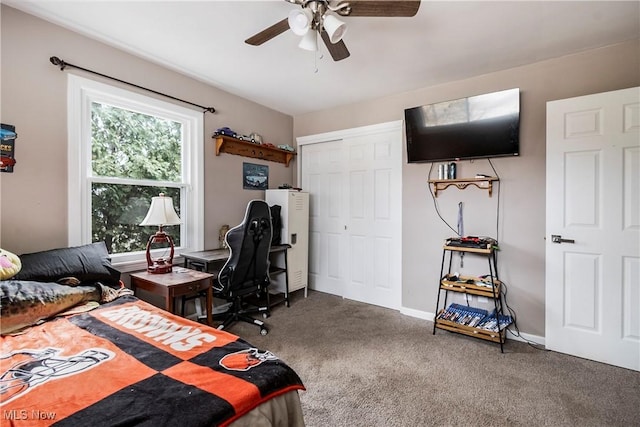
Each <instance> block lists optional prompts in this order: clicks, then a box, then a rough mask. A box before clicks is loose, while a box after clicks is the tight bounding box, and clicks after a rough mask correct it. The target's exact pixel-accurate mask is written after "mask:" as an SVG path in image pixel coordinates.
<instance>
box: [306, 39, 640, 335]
mask: <svg viewBox="0 0 640 427" xmlns="http://www.w3.org/2000/svg"><path fill="white" fill-rule="evenodd" d="M639 84H640V42H639V40H634V41H632V42H628V43H623V44H619V45H615V46H610V47H607V48H602V49H596V50H591V51H587V52H583V53H580V54H577V55H572V56H567V57H562V58H557V59H553V60H549V61H544V62H539V63H536V64H532V65H527V66H523V67H519V68H514V69H509V70H505V71H501V72H497V73H492V74H488V75H483V76H478V77H474V78H471V79H467V80H462V81H456V82H451V83H448V84H443V85H439V86H434V87H427V88H424V89H420V90H416V91H412V92H406V93H401V94H397V95H393V96H389V97H386V98H382V99H377V100H374V101H370V102H364V103H359V104H353V105H346V106H342V107H339V108H333V109H331V110H327V111H320V112H314V113H312V114H307V115H301V116H296V117H295V118H294V136H296V137H299V136H306V135H312V134H317V133H323V132H329V131H334V130H340V129H347V128H352V127H357V126H364V125H371V124H375V123H382V122H388V121H394V120H401V119H403V118H404V109H405V108H409V107H414V106H418V105H424V104H429V103H433V102H439V101H444V100H449V99H457V98H460V97H465V96H470V95H476V94H481V93H487V92H492V91H497V90H502V89H509V88H514V87H519V88H520V90H521V96H522V97H521V130H520V135H521V155H520V157H517V158H497V159H494V160H493V165H494V166H495V168H496V170H497V172H498V174H499V176H500V178H501V181H500V187H501V189H500V209H499V225H498V232H499V239H500V247H501V251H500V252H499V255H498V264H499V273H500V278H501V279H502V280H504V281H505V282H506V283H507V285H508V295H507V302H508V304H509V305H510V306H511V307H512V308H513V309H514V310H515V313H516V315H517V320H518V326H519V328H520V330H521V331H522V332H526V333H528V334H532V335H537V336H544V303H545V294H544V293H545V277H544V275H545V259H544V258H545V185H546V180H545V143H546V141H545V114H546V102H547V101H550V100H555V99H563V98H569V97H573V96H579V95H585V94H589V93H597V92H604V91H609V90H615V89H622V88H627V87H632V86H637V85H639ZM403 150H404V147H403ZM403 155H404V158H405V162H404V166H403V174H402V176H403V183H402V185H403V190H402V205H403V206H402V208H403V216H402V224H403V232H402V239H403V241H402V260H403V266H402V281H403V286H402V289H403V290H402V304H403V307H405V308H408V309H411V310H417V311H419V312H426V313H429V312H431V313H432V312H434V311H435V305H436V296H437V295H436V292H437V283H438V277H439V274H440V262H441V259H442V250H441V248H442V243H443V241H444V239H445V238H447V237H449V236H451V235H453V232H452V231H451V230H449V229H448V228H447V227H446V226H445V225H444V224H443V223H442V222H441V221H440V219H438V217H437V215H436V212H435V208H434V202H433V200H432V198H431V196H430V194H429V191H428V187H427V179H429V169H430V164H406V154H403ZM475 173H485V174H492V175H493V171H492V169H491V166H490V165H489V163H488V162H487V161H486V160H476V161H474V162H470V161H464V162H459V164H458V176H459V177H473V176H474V175H475ZM431 177H432V178H437V166H436V167H434V173H432V174H431ZM459 202H463V206H464V224H465V233H466V234H468V235H481V236H492V237H495V236H496V220H497V218H496V215H497V202H498V197H497V194H495V193H494V195H493V197H491V198H490V197H489V196H488V194H487V192H486V191H483V190H479V189H476V188H475V187H469V188H467V189H466V190H464V191H461V190H458V189H456V188H450V189H447V190H446V191H444V192H443V193H441V195H440V196H439V197H438V198H437V203H438V205H439V208H440V211H441V213H442V215H443V217H444V218H445V219H446V220H447V221H448V222H449V223H450V224H451V225H452V226H453V227H454V229H455V227H456V223H457V207H458V203H459ZM454 269H455V270H457V271H459V272H461V273H463V274H477V273H478V271H480V272H481V273H482V274H484V273H488V267H486V263H485V262H483V263H480V262H479V260H477V259H476V260H475V261H473V257H471V256H467V257H465V259H464V269H461V268H460V266H459V264H458V262H457V261H456V262H454Z"/></svg>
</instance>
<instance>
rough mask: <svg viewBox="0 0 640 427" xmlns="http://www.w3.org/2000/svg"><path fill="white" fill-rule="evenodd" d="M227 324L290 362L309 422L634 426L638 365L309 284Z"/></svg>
mask: <svg viewBox="0 0 640 427" xmlns="http://www.w3.org/2000/svg"><path fill="white" fill-rule="evenodd" d="M267 323H268V325H269V327H270V332H269V334H268V335H267V336H261V335H260V334H259V332H258V328H257V327H256V326H251V325H248V324H241V323H239V324H235V325H233V326H232V327H231V328H230V329H229V331H230V332H233V333H235V334H238V335H240V336H241V337H243V338H244V339H245V340H247V341H249V342H250V343H252V344H254V345H255V346H257V347H259V348H263V349H268V350H271V351H272V352H273V353H275V354H276V355H277V356H278V357H280V358H281V359H283V360H284V361H285V362H286V363H287V364H288V365H289V366H291V367H292V368H293V369H295V370H296V371H297V372H298V374H299V375H300V377H301V378H302V380H303V382H304V383H305V386H306V388H307V390H306V391H304V392H301V393H300V397H301V402H302V406H303V410H304V414H305V421H306V423H307V426H309V427H316V426H317V427H321V426H322V427H325V426H332V427H333V426H432V425H433V426H442V425H447V426H449V425H465V426H507V425H508V426H512V425H526V426H639V425H640V373H638V372H635V371H630V370H626V369H622V368H616V367H613V366H609V365H605V364H602V363H597V362H592V361H588V360H584V359H580V358H576V357H572V356H567V355H563V354H560V353H555V352H550V351H541V350H538V349H535V348H533V347H532V346H530V345H528V344H526V343H524V342H518V341H514V340H507V343H506V344H505V347H504V351H505V352H504V354H501V353H500V346H499V345H498V344H494V343H490V342H485V341H482V340H478V339H474V338H470V337H465V336H463V335H459V334H454V333H450V332H446V331H442V330H438V331H437V332H436V334H435V335H433V334H432V328H433V324H432V323H431V322H428V321H425V320H421V319H416V318H412V317H408V316H404V315H402V314H400V313H399V312H397V311H393V310H388V309H384V308H380V307H376V306H372V305H367V304H362V303H358V302H354V301H349V300H344V299H342V298H339V297H336V296H333V295H328V294H325V293H321V292H314V291H309V297H308V298H306V299H305V298H304V295H303V293H302V291H298V292H296V293H294V294H293V295H292V304H291V307H289V308H287V307H285V306H284V305H279V306H277V307H276V308H274V309H273V311H272V316H271V317H270V318H269V319H267Z"/></svg>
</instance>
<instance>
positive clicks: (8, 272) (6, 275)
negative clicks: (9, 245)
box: [0, 248, 22, 280]
mask: <svg viewBox="0 0 640 427" xmlns="http://www.w3.org/2000/svg"><path fill="white" fill-rule="evenodd" d="M21 268H22V263H21V262H20V258H18V257H17V256H16V255H14V254H12V253H11V252H9V251H5V250H4V249H2V248H0V280H7V279H10V278H12V277H13V276H15V275H16V274H18V272H19V271H20V269H21Z"/></svg>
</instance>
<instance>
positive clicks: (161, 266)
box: [147, 259, 173, 274]
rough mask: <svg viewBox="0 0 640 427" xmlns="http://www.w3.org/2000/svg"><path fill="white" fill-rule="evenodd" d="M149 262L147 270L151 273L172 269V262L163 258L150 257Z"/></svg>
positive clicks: (167, 271) (160, 272)
mask: <svg viewBox="0 0 640 427" xmlns="http://www.w3.org/2000/svg"><path fill="white" fill-rule="evenodd" d="M151 262H152V263H151V264H149V265H148V266H147V272H148V273H152V274H165V273H171V272H172V271H173V264H171V262H170V261H168V260H164V259H152V260H151Z"/></svg>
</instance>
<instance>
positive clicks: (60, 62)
mask: <svg viewBox="0 0 640 427" xmlns="http://www.w3.org/2000/svg"><path fill="white" fill-rule="evenodd" d="M49 61H51V63H52V64H53V65H56V66H58V67H60V71H64V69H65V68H66V67H71V68H77V69H78V70H82V71H86V72H87V73H91V74H95V75H97V76H100V77H104V78H107V79H111V80H115V81H117V82H120V83H124V84H127V85H129V86H133V87H136V88H138V89H142V90H146V91H148V92H151V93H155V94H156V95H160V96H164V97H166V98H171V99H173V100H176V101H180V102H184V103H185V104H189V105H193V106H194V107H199V108H202V109H203V110H204V111H203V113H207V112H209V113H215V112H216V109H215V108H213V107H204V106H202V105H198V104H194V103H193V102H189V101H185V100H184V99H180V98H176V97H175V96H171V95H167V94H166V93H162V92H158V91H155V90H153V89H148V88H146V87H142V86H138V85H137V84H133V83H129V82H125V81H124V80H120V79H117V78H115V77H111V76H107V75H106V74H102V73H98V72H97V71H93V70H88V69H86V68H82V67H78V66H77V65H73V64H69V63H68V62H64V61H63V60H62V59H60V58H58V57H57V56H52V57H51V58H49Z"/></svg>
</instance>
